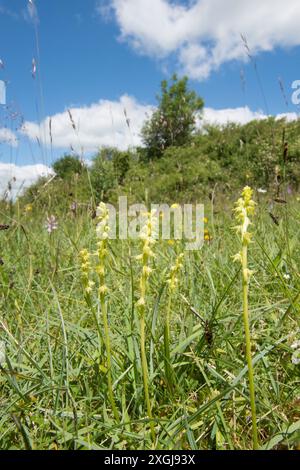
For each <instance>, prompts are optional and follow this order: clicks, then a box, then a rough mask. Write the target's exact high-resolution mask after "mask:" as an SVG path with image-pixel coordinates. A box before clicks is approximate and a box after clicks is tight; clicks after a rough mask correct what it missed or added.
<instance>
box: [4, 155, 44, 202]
mask: <svg viewBox="0 0 300 470" xmlns="http://www.w3.org/2000/svg"><path fill="white" fill-rule="evenodd" d="M51 174H53V170H51V168H48V167H47V166H45V165H42V164H36V165H26V166H18V165H15V164H13V163H0V197H1V198H2V197H4V196H5V195H8V197H9V198H15V197H16V195H17V194H18V193H19V192H20V191H21V190H22V189H24V188H27V187H29V186H30V185H31V184H33V183H34V182H35V181H36V180H37V179H38V178H39V177H40V176H48V175H51ZM9 183H10V184H11V191H8V186H9ZM7 191H8V193H7Z"/></svg>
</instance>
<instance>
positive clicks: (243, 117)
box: [203, 106, 267, 126]
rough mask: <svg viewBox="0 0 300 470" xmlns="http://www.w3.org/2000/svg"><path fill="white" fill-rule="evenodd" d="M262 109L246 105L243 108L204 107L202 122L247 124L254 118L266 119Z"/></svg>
mask: <svg viewBox="0 0 300 470" xmlns="http://www.w3.org/2000/svg"><path fill="white" fill-rule="evenodd" d="M266 117H267V116H266V115H265V114H264V113H263V112H262V111H251V109H250V108H248V106H245V107H243V108H228V109H213V108H205V109H204V112H203V123H207V124H211V125H214V124H216V125H220V126H222V125H226V124H228V123H236V124H247V123H248V122H250V121H253V120H254V119H257V120H261V119H266Z"/></svg>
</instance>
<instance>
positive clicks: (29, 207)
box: [25, 204, 32, 213]
mask: <svg viewBox="0 0 300 470" xmlns="http://www.w3.org/2000/svg"><path fill="white" fill-rule="evenodd" d="M25 212H26V213H28V212H32V204H26V206H25Z"/></svg>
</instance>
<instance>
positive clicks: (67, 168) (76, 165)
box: [53, 155, 84, 179]
mask: <svg viewBox="0 0 300 470" xmlns="http://www.w3.org/2000/svg"><path fill="white" fill-rule="evenodd" d="M83 168H84V166H83V163H82V162H81V161H80V159H79V158H78V157H73V156H72V155H65V156H64V157H62V158H60V159H59V160H57V161H56V162H55V163H54V164H53V170H54V171H55V173H56V175H57V177H58V178H62V179H68V178H70V177H71V176H72V175H74V174H76V173H77V174H79V175H80V174H81V173H82V172H83Z"/></svg>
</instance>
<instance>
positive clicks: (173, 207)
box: [171, 204, 180, 209]
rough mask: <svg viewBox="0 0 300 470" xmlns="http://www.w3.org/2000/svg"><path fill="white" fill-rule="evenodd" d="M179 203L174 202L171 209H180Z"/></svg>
mask: <svg viewBox="0 0 300 470" xmlns="http://www.w3.org/2000/svg"><path fill="white" fill-rule="evenodd" d="M179 207H180V206H179V204H172V206H171V209H179Z"/></svg>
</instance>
